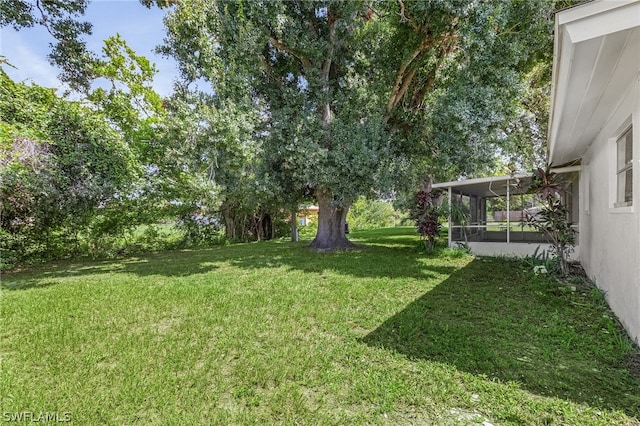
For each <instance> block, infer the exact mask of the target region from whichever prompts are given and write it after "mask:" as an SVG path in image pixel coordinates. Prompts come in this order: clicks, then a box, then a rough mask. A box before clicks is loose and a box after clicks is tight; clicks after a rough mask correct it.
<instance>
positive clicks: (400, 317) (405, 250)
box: [0, 228, 640, 425]
mask: <svg viewBox="0 0 640 426" xmlns="http://www.w3.org/2000/svg"><path fill="white" fill-rule="evenodd" d="M351 236H352V238H353V239H355V240H357V241H358V242H359V243H361V244H364V245H366V246H367V247H368V248H367V249H364V250H360V251H355V252H344V253H333V254H316V253H311V252H309V251H308V250H307V249H306V248H305V245H306V242H304V241H303V242H300V243H297V244H296V243H289V242H284V241H274V242H263V243H250V244H238V245H232V246H225V247H215V248H213V249H207V250H193V251H175V252H162V253H156V254H149V255H145V256H141V257H137V258H129V259H125V260H120V261H103V262H82V263H80V262H78V263H73V262H59V263H53V264H48V265H43V266H41V267H34V268H31V269H29V270H24V271H20V272H14V273H11V274H6V275H5V276H4V277H3V280H2V287H3V291H2V302H1V303H2V306H1V315H0V319H1V321H2V322H1V325H0V336H1V342H2V346H1V349H0V350H1V352H0V353H1V356H2V363H1V367H2V371H1V375H0V398H1V401H0V409H1V411H2V412H3V413H5V412H10V413H13V412H25V411H26V412H35V413H38V412H59V413H70V415H71V418H72V422H73V423H75V424H82V425H85V424H87V425H89V424H91V425H93V424H113V425H121V424H145V425H146V424H158V425H173V424H175V425H195V424H256V425H258V424H260V425H262V424H332V425H336V424H344V425H354V424H389V425H396V424H437V425H448V424H450V425H455V424H463V425H466V424H482V422H483V421H489V422H491V423H492V424H494V425H499V424H512V425H522V424H525V425H538V424H570V425H615V424H633V422H637V421H638V417H640V414H639V412H638V408H639V407H640V380H638V378H637V377H636V378H634V376H633V375H632V374H631V373H630V372H629V370H627V369H626V368H625V357H626V356H627V354H628V352H629V351H630V350H632V349H633V347H632V346H631V345H630V342H629V341H628V339H627V338H626V337H624V336H623V335H621V334H620V333H619V331H618V329H617V328H616V323H615V321H614V319H613V318H612V317H611V315H610V313H609V311H608V310H607V308H606V306H605V305H604V302H603V300H602V297H601V295H600V294H599V293H598V292H595V291H593V290H592V289H589V288H587V287H581V286H579V285H578V286H577V287H575V291H574V289H572V288H571V287H569V286H567V285H563V284H559V283H557V282H556V281H554V280H552V279H549V278H546V277H542V278H541V277H534V276H533V275H532V273H531V271H530V270H528V269H525V267H524V266H523V263H520V262H515V261H512V260H508V259H490V258H484V259H474V258H472V257H469V256H466V255H464V254H462V253H461V252H457V251H450V250H446V251H441V252H440V253H439V254H437V255H435V254H434V255H425V254H424V253H420V252H419V251H417V250H416V247H417V238H416V237H415V236H414V234H413V231H412V230H411V229H409V228H404V229H403V228H398V229H385V230H378V231H368V232H361V233H356V232H354V233H352V234H351Z"/></svg>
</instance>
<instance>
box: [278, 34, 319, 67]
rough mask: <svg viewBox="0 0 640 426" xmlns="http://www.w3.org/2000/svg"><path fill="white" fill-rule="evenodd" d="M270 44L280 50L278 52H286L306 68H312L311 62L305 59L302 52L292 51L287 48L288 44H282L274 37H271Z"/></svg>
mask: <svg viewBox="0 0 640 426" xmlns="http://www.w3.org/2000/svg"><path fill="white" fill-rule="evenodd" d="M269 43H271V45H272V46H273V47H275V48H276V49H278V50H280V51H282V52H286V53H288V54H290V55H291V56H293V57H294V58H296V59H297V60H299V61H300V63H301V64H302V66H303V67H304V68H310V67H311V61H310V60H309V58H307V57H305V56H304V55H302V54H301V53H300V52H298V51H296V50H295V49H292V48H291V47H289V46H287V45H286V44H284V43H281V42H280V41H278V40H277V39H276V38H275V37H273V36H271V37H269Z"/></svg>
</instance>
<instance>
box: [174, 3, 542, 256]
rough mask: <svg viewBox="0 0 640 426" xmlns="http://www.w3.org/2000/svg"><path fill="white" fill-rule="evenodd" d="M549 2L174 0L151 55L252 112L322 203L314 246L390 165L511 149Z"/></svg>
mask: <svg viewBox="0 0 640 426" xmlns="http://www.w3.org/2000/svg"><path fill="white" fill-rule="evenodd" d="M554 7H555V4H554V2H552V1H542V0H541V1H535V2H522V1H510V2H467V1H437V2H417V1H411V2H409V1H404V0H398V1H395V2H392V1H367V2H365V1H348V2H345V1H323V2H298V1H268V2H264V1H237V2H225V1H213V2H211V1H204V0H203V1H190V2H184V3H183V2H177V4H176V7H175V9H173V11H172V12H171V13H170V15H169V17H168V18H167V20H166V24H167V28H168V38H167V41H166V44H165V46H164V47H163V48H162V51H163V52H164V53H166V54H170V55H173V56H174V57H175V58H176V59H177V60H178V61H179V65H180V69H181V71H182V74H183V77H184V79H185V81H186V83H187V85H189V84H191V83H193V82H197V81H200V82H202V81H204V82H207V83H209V84H210V87H209V90H210V92H211V93H214V97H213V105H214V107H215V108H225V107H226V105H228V104H229V103H232V104H233V105H234V106H235V107H236V108H241V109H244V110H254V111H256V112H257V114H258V117H259V118H261V120H262V128H261V131H259V132H257V133H256V137H257V138H259V139H261V140H262V144H263V145H264V150H265V152H266V153H268V154H269V156H270V158H269V161H270V162H271V163H272V164H274V165H275V167H274V173H275V175H276V176H277V177H278V178H279V179H280V180H281V181H282V182H286V183H287V186H288V187H289V190H290V191H292V192H295V193H299V194H301V193H303V192H304V189H305V188H306V189H310V190H311V192H312V193H313V194H314V196H315V198H316V200H317V201H318V203H319V205H320V224H319V228H318V234H317V236H316V239H315V240H314V242H313V243H312V246H314V247H316V248H318V249H320V250H323V249H332V248H341V247H349V246H350V243H349V242H348V241H347V240H346V238H345V236H344V220H345V217H346V214H347V211H348V208H349V206H350V204H351V203H352V202H353V200H354V199H355V198H356V197H357V196H358V195H361V194H363V193H369V192H371V191H374V190H375V191H383V190H385V189H390V188H391V187H392V185H391V183H392V182H393V181H394V178H395V181H397V180H398V179H397V175H396V176H395V177H394V176H393V175H392V174H391V173H390V172H391V171H398V170H403V168H404V170H407V169H415V168H426V169H423V170H422V171H421V172H420V173H429V174H431V175H438V176H448V177H452V176H455V175H460V174H467V175H472V174H474V173H477V172H478V171H480V170H486V169H487V168H489V167H490V165H491V164H492V163H493V162H494V161H495V158H496V154H495V152H496V149H502V150H503V151H505V152H507V153H508V151H509V150H510V149H512V148H513V147H514V146H515V145H513V144H511V143H510V142H511V139H509V137H508V133H507V131H508V130H509V129H508V124H509V123H510V122H511V121H512V120H513V119H514V117H517V116H518V115H519V114H522V109H523V108H522V105H521V103H520V99H521V97H522V94H523V93H524V91H525V90H526V79H525V76H526V75H527V73H529V72H530V71H531V70H532V69H533V68H534V67H535V66H536V65H537V64H539V63H544V62H545V61H547V62H548V61H549V59H550V55H551V41H552V36H551V31H550V28H551V19H550V16H551V12H552V11H553V9H554ZM525 125H526V123H525ZM512 133H513V132H512Z"/></svg>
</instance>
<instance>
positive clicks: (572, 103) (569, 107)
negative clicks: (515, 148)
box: [548, 0, 640, 164]
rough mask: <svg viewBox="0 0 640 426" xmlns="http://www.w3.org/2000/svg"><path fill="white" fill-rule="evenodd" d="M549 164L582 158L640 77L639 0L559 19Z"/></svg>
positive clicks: (603, 4) (584, 8) (570, 12)
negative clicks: (634, 81) (633, 83)
mask: <svg viewBox="0 0 640 426" xmlns="http://www.w3.org/2000/svg"><path fill="white" fill-rule="evenodd" d="M554 43H555V45H554V57H553V77H552V86H551V109H550V119H549V135H548V137H549V161H550V162H551V163H555V164H561V163H567V162H569V161H572V160H575V159H577V158H580V157H581V156H582V155H583V154H584V152H585V151H586V149H587V148H588V147H589V145H590V144H591V142H592V141H593V140H594V139H595V137H596V136H597V134H598V133H599V131H600V130H601V129H602V127H603V126H604V124H605V123H606V122H607V121H608V119H609V118H610V116H611V114H612V113H613V112H614V111H615V109H616V106H617V105H618V103H620V102H621V100H622V99H623V97H624V95H625V94H626V91H627V90H628V88H629V87H630V85H631V84H632V82H633V80H634V79H635V78H638V77H639V76H640V0H608V1H607V0H603V1H595V2H591V3H587V4H583V5H580V6H577V7H573V8H571V9H567V10H564V11H561V12H558V14H556V27H555V40H554Z"/></svg>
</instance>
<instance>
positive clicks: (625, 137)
mask: <svg viewBox="0 0 640 426" xmlns="http://www.w3.org/2000/svg"><path fill="white" fill-rule="evenodd" d="M632 139H633V138H632V133H631V128H629V129H628V130H627V131H626V132H624V133H623V134H622V136H620V137H619V138H618V140H617V141H616V152H617V154H616V158H617V159H616V170H617V179H618V183H617V195H616V203H615V207H625V206H630V205H632V202H633V143H632Z"/></svg>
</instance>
